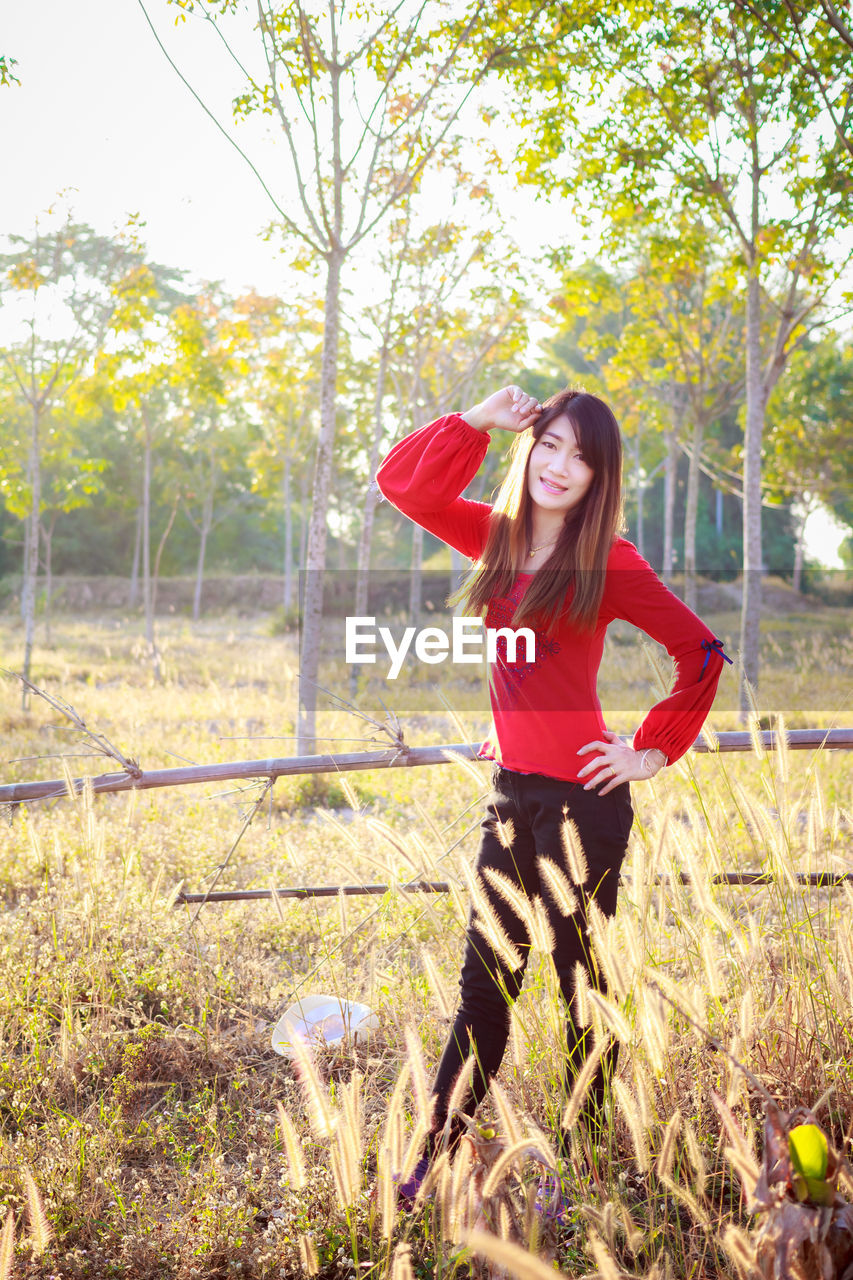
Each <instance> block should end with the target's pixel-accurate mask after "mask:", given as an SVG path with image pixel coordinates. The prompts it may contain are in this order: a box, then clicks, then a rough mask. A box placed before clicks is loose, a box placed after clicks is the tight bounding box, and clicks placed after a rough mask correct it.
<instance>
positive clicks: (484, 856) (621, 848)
mask: <svg viewBox="0 0 853 1280" xmlns="http://www.w3.org/2000/svg"><path fill="white" fill-rule="evenodd" d="M493 784H494V790H493V792H492V795H491V796H490V797H489V801H488V804H487V809H486V816H485V818H484V819H483V823H482V827H481V837H480V850H479V855H478V858H477V872H478V879H479V880H480V883H481V885H482V888H483V891H484V893H485V894H486V896H487V897H488V900H489V902H490V904H491V906H492V908H493V910H494V911H495V913H496V915H497V916H498V919H499V920H500V922H501V926H502V928H503V931H504V932H505V933H506V935H507V936H508V937H509V939H510V941H511V942H512V943H513V944H514V946H515V947H516V949H517V950H518V952H519V955H520V957H521V965H520V966H519V967H518V968H515V969H513V968H510V967H509V965H508V964H507V963H506V962H505V960H503V959H502V958H501V957H499V956H498V955H497V954H496V953H495V951H494V950H493V948H492V947H491V946H490V945H489V943H488V942H486V941H485V939H484V938H483V935H482V934H481V933H480V931H479V930H478V929H476V928H475V927H474V925H473V913H472V921H471V922H470V923H469V926H468V931H467V936H466V944H465V958H464V961H463V965H462V976H461V978H460V982H459V985H460V987H461V989H462V998H461V1002H460V1006H459V1011H458V1013H457V1015H456V1020H455V1022H454V1025H453V1030H452V1031H451V1033H450V1036H449V1038H448V1041H447V1044H446V1046H445V1049H444V1053H443V1054H442V1057H441V1061H440V1063H439V1066H438V1072H437V1074H436V1078H435V1083H434V1085H433V1095H434V1098H435V1110H434V1112H433V1124H432V1137H431V1142H430V1146H431V1147H432V1148H434V1147H435V1144H436V1141H437V1138H438V1135H439V1134H441V1132H442V1131H443V1130H444V1127H445V1124H446V1122H447V1101H448V1098H449V1096H450V1093H451V1091H452V1089H453V1085H454V1082H455V1080H456V1077H457V1076H458V1074H459V1071H460V1070H461V1068H462V1065H463V1063H464V1062H465V1061H466V1060H467V1059H468V1058H469V1057H470V1055H471V1054H473V1055H474V1057H475V1062H476V1066H475V1069H474V1076H473V1082H472V1088H471V1092H470V1095H469V1097H468V1098H467V1100H466V1101H465V1103H464V1104H463V1106H462V1108H461V1110H462V1111H464V1112H466V1113H467V1114H469V1115H471V1114H473V1112H474V1110H475V1109H476V1107H477V1105H478V1103H479V1102H480V1101H481V1100H482V1098H483V1097H484V1096H485V1094H486V1092H487V1091H488V1087H489V1081H490V1080H491V1078H492V1076H493V1075H495V1073H496V1072H497V1070H498V1067H499V1066H500V1064H501V1060H502V1058H503V1055H504V1050H505V1049H506V1044H507V1040H508V1038H509V1024H510V1007H511V1004H512V1002H513V1001H514V1000H515V999H516V997H517V996H518V994H519V991H520V990H521V983H522V979H523V977H524V970H525V967H526V964H527V956H528V952H529V949H530V940H529V938H528V935H527V930H526V928H525V926H524V924H523V922H522V921H521V919H520V918H519V916H518V915H517V914H516V913H515V911H513V909H512V908H511V907H510V906H509V905H508V903H507V902H506V901H504V899H503V898H502V897H501V896H499V894H498V893H497V892H495V890H494V889H493V888H492V887H491V886H490V885H489V883H488V881H487V880H486V879H485V878H483V876H482V872H483V870H484V869H485V868H487V867H491V868H493V869H494V870H496V871H499V872H501V873H502V874H503V875H504V876H506V877H507V878H508V879H510V880H511V881H512V882H513V883H514V884H515V885H517V886H518V887H519V888H521V889H522V890H523V891H524V893H525V894H527V895H528V897H531V898H532V897H533V896H535V895H536V894H540V895H541V897H542V901H543V903H544V906H545V908H546V911H547V913H548V919H549V922H550V925H551V928H552V930H553V933H554V938H555V947H554V951H553V953H552V954H553V959H554V964H555V967H556V970H557V977H558V979H559V983H560V989H561V991H562V995H563V999H564V1001H565V1005H566V1070H565V1073H564V1080H565V1085H566V1087H567V1088H569V1089H570V1088H571V1086H572V1083H573V1080H574V1078H575V1077H576V1076H577V1072H578V1070H579V1069H580V1067H581V1066H582V1064H583V1061H584V1058H585V1055H586V1034H587V1029H585V1028H583V1027H581V1026H580V1025H579V1024H578V1023H577V1022H576V1020H575V1017H574V1015H573V1011H572V1003H573V999H572V998H573V994H574V977H575V966H576V965H577V964H581V965H582V966H583V968H584V969H585V970H586V972H587V974H588V975H589V980H590V985H591V986H593V987H595V988H596V989H598V990H599V991H604V990H606V984H605V981H604V978H603V975H602V974H601V973H600V972H599V970H598V967H597V965H596V963H595V959H594V956H593V954H592V951H591V947H590V942H589V936H588V932H587V915H586V913H587V906H588V903H589V902H590V901H591V900H594V901H595V902H596V903H597V905H598V907H599V908H600V909H601V911H602V912H603V913H604V915H605V916H612V915H613V914H614V913H615V911H616V893H617V888H618V881H619V869H620V867H621V865H622V860H623V858H624V856H625V850H626V848H627V844H628V836H629V834H630V831H631V824H632V822H633V819H634V811H633V809H632V807H631V793H630V788H629V786H628V783H627V782H626V783H623V784H622V785H621V786H619V787H617V788H615V789H614V790H613V791H611V792H610V793H608V794H607V795H605V796H601V795H599V794H598V792H597V791H596V790H591V791H584V789H583V784H582V783H573V782H561V781H560V780H559V779H557V778H547V777H544V776H543V775H541V774H524V773H514V772H511V771H510V770H508V769H502V768H500V767H497V768H496V769H495V773H494V779H493ZM567 817H568V818H570V819H571V820H572V822H573V823H574V824H575V827H576V828H577V832H578V835H579V837H580V842H581V845H582V847H583V852H584V855H585V858H586V864H587V868H588V874H587V876H586V879H585V881H584V883H583V884H578V883H577V882H576V880H575V877H573V876H572V874H571V870H570V863H569V860H568V858H567V855H566V852H565V849H564V845H563V839H562V837H561V827H562V825H563V823H564V822H565V819H566V818H567ZM498 824H502V825H501V826H500V827H499V826H498ZM510 830H511V832H512V837H511V840H508V839H507V836H508V834H509V832H510ZM539 858H547V859H549V860H550V861H551V862H554V863H556V865H557V866H558V867H559V868H560V870H561V871H562V872H563V873H564V874H565V876H566V878H567V879H568V880H569V881H570V882H572V887H573V889H574V893H575V897H576V898H577V903H578V906H577V910H576V911H575V912H574V913H573V914H572V915H570V916H568V917H567V916H565V915H563V914H562V913H561V912H560V910H559V907H558V905H557V903H556V902H555V901H554V899H553V898H552V896H551V894H550V892H549V890H548V887H547V885H546V884H545V883H544V881H543V882H542V883H540V876H539V871H538V869H537V859H539ZM615 1053H616V1046H615V1044H613V1045H612V1046H611V1048H610V1050H609V1051H608V1052H607V1053H605V1054H604V1055H603V1056H602V1059H601V1060H600V1062H599V1065H598V1069H597V1072H596V1074H595V1076H594V1077H593V1081H592V1084H591V1087H590V1090H589V1093H588V1095H587V1102H586V1104H585V1108H584V1116H585V1119H586V1120H587V1121H590V1120H594V1119H596V1118H597V1117H600V1114H601V1105H602V1102H603V1100H604V1092H605V1082H606V1079H607V1077H608V1076H609V1074H610V1072H611V1071H612V1069H613V1067H614V1065H615ZM461 1130H462V1125H461V1122H459V1121H458V1120H457V1121H455V1122H454V1121H451V1125H450V1130H449V1132H450V1142H451V1144H453V1143H455V1142H456V1141H457V1140H458V1138H459V1136H460V1135H461Z"/></svg>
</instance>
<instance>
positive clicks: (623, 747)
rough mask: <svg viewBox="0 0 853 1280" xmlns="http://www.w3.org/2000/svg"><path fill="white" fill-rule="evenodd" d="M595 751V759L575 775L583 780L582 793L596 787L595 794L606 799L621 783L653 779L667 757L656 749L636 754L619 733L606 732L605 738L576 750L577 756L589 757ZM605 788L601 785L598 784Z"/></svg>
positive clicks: (651, 748)
mask: <svg viewBox="0 0 853 1280" xmlns="http://www.w3.org/2000/svg"><path fill="white" fill-rule="evenodd" d="M592 751H595V752H596V753H597V754H596V757H595V759H594V760H591V761H590V762H589V764H588V765H585V766H584V768H583V769H581V770H580V772H579V773H578V777H579V778H581V779H583V778H586V779H588V781H586V782H585V783H584V791H591V790H592V789H593V788H594V787H598V788H599V792H598V794H599V795H600V796H606V795H607V793H608V791H612V790H613V788H614V787H618V786H621V784H622V783H623V782H639V781H641V780H643V779H648V778H653V777H654V775H655V774H656V773H657V772H658V770H659V769H662V768H663V766H664V765H665V764H666V756H665V755H664V753H663V752H662V751H658V749H657V748H656V747H650V748H649V749H648V750H646V751H635V750H634V748H633V747H629V746H628V745H627V743H625V742H623V741H622V739H621V738H620V737H619V735H618V733H611V731H610V730H609V729H605V731H604V737H603V738H597V739H596V740H595V742H588V743H587V744H586V746H584V747H581V748H580V749H579V751H578V755H579V756H584V755H589V753H590V752H592ZM602 783H604V784H605V785H604V786H602V785H601V784H602Z"/></svg>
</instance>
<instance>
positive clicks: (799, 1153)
mask: <svg viewBox="0 0 853 1280" xmlns="http://www.w3.org/2000/svg"><path fill="white" fill-rule="evenodd" d="M788 1153H789V1155H790V1157H791V1165H792V1167H793V1176H792V1179H791V1181H792V1183H793V1187H794V1194H795V1195H796V1197H797V1199H798V1200H801V1201H802V1200H811V1202H812V1203H813V1204H832V1200H833V1197H834V1194H835V1192H834V1190H833V1188H832V1187H831V1186H830V1184H829V1183H828V1182H827V1181H826V1170H827V1167H828V1164H829V1151H828V1148H827V1144H826V1137H825V1136H824V1134H823V1132H822V1130H821V1129H819V1128H818V1126H817V1125H816V1124H798V1125H796V1126H795V1128H793V1129H791V1130H790V1132H789V1133H788Z"/></svg>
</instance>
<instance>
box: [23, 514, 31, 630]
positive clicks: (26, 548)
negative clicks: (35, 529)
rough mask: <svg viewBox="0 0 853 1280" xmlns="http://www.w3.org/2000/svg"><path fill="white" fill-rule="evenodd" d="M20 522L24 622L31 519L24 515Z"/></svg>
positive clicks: (27, 586)
mask: <svg viewBox="0 0 853 1280" xmlns="http://www.w3.org/2000/svg"><path fill="white" fill-rule="evenodd" d="M22 524H23V526H24V545H23V554H22V556H21V621H22V622H24V621H25V620H26V616H27V591H28V589H29V576H28V574H27V565H28V564H29V561H30V524H31V520H30V517H29V515H26V516H24V519H23V521H22Z"/></svg>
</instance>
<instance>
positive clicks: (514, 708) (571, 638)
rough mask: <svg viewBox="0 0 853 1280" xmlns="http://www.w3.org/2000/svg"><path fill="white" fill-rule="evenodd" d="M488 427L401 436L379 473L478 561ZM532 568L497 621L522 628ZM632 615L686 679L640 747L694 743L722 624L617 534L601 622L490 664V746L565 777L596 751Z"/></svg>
mask: <svg viewBox="0 0 853 1280" xmlns="http://www.w3.org/2000/svg"><path fill="white" fill-rule="evenodd" d="M488 447H489V436H488V434H487V433H485V432H481V431H477V430H476V429H475V428H474V427H472V426H470V424H469V423H467V422H466V421H465V419H464V418H461V417H460V416H459V415H458V414H455V413H451V414H448V415H447V416H446V417H443V418H439V419H438V420H437V421H436V422H433V423H430V424H429V426H426V427H422V428H421V429H420V430H419V431H415V432H414V433H413V434H412V435H410V436H407V437H406V438H405V439H404V440H401V441H400V442H399V444H396V445H395V446H394V448H393V449H392V450H391V452H390V453H389V454H388V456H387V457H386V458H385V460H384V462H383V463H382V465H381V467H380V468H379V471H378V473H377V477H376V479H377V482H378V484H379V488H380V489H381V490H382V493H383V494H384V495H385V497H386V498H388V500H389V501H390V502H392V503H393V504H394V506H395V507H397V508H398V509H399V510H400V511H402V512H403V513H404V515H407V516H409V517H410V518H411V519H412V520H414V521H415V523H416V524H419V525H421V526H422V527H423V528H424V529H427V530H428V531H429V532H430V533H433V534H435V535H436V536H437V537H439V538H441V539H442V541H444V542H446V543H448V544H449V545H450V546H452V547H455V548H456V549H457V550H458V551H461V552H462V554H463V555H466V556H469V557H470V558H471V559H472V560H476V559H477V558H478V557H479V555H480V553H481V552H482V550H483V547H484V545H485V541H486V536H487V533H488V524H489V515H490V512H491V507H490V506H489V505H488V504H487V503H485V502H472V501H470V500H468V499H465V498H462V497H460V496H459V495H460V494H461V493H462V492H463V490H464V489H465V487H466V485H468V484H469V483H470V481H471V480H472V479H473V477H474V475H475V474H476V472H477V470H478V469H479V467H480V464H481V462H482V461H483V458H484V457H485V454H486V450H487V449H488ZM532 576H533V575H532V574H525V573H519V574H518V576H517V578H516V580H515V583H514V585H513V588H512V590H511V592H510V593H509V595H508V596H506V597H500V598H498V597H495V598H493V599H492V600H491V601H490V602H489V607H488V610H487V612H486V619H485V622H486V627H487V628H488V627H494V628H498V627H507V626H512V622H511V619H512V615H513V612H514V609H515V606H516V605H517V603H518V601H519V600H520V599H521V597H522V595H523V594H524V591H525V590H526V588H527V586H528V583H529V580H530V579H531V577H532ZM614 618H624V619H626V620H627V621H628V622H631V623H632V624H633V625H634V626H636V627H639V628H640V629H641V630H643V631H645V632H646V633H647V634H648V635H650V636H651V637H652V638H653V639H654V640H657V641H659V642H660V643H661V644H663V645H664V646H665V647H666V650H667V652H668V653H669V654H670V656H671V657H672V658H673V659H674V661H675V668H676V672H675V683H674V684H673V687H672V692H671V693H670V694H669V696H668V697H666V698H664V699H662V701H660V702H658V703H656V704H655V706H654V707H652V709H651V710H650V711H649V713H648V715H647V716H646V718H645V719H644V720H643V723H642V724H641V725H640V727H639V729H638V730H637V732H636V733H635V734H634V742H633V745H634V747H635V748H636V749H637V750H644V749H645V748H647V747H657V748H659V750H661V751H662V752H663V753H664V755H666V756H667V758H668V760H669V763H670V764H671V763H672V762H673V761H674V760H677V759H678V758H679V757H680V756H682V755H684V753H685V751H687V750H688V748H689V747H690V746H691V745H692V743H693V742H694V741H695V738H696V735H697V733H698V732H699V729H700V728H701V726H702V723H703V721H704V719H705V717H706V716H707V714H708V711H709V710H710V707H711V704H712V702H713V701H714V695H715V694H716V691H717V683H718V681H719V677H720V671H721V669H722V666H723V657H722V656H721V654H720V652H719V650H720V648H721V647H722V646H721V644H720V642H719V641H718V640H715V638H714V635H713V632H711V631H709V629H708V627H706V626H705V624H704V623H703V622H702V621H701V619H699V618H697V616H696V614H695V613H693V612H692V611H691V610H690V609H688V608H687V606H686V605H685V604H684V603H683V602H682V601H681V600H679V599H678V597H677V596H675V595H673V594H672V592H671V591H670V590H669V589H668V588H667V587H665V586H664V584H663V583H662V582H661V580H660V579H659V578H658V576H657V574H656V573H655V572H654V570H653V569H652V568H651V566H650V565H649V564H647V562H646V561H645V560H644V559H643V558H642V556H641V555H640V553H639V552H638V551H637V549H636V547H635V546H634V545H633V544H632V543H630V542H628V541H626V539H624V538H617V539H616V540H615V541H614V543H613V547H612V549H611V551H610V556H609V559H608V562H607V569H606V581H605V586H604V594H603V597H602V601H601V608H600V611H599V614H598V620H597V623H596V625H595V628H594V629H593V630H580V629H579V628H577V627H576V626H574V625H572V624H571V623H568V622H565V621H562V622H561V623H560V624H559V625H558V627H557V629H556V631H555V632H554V633H553V634H552V635H550V636H549V635H547V634H546V633H544V632H540V631H538V630H536V629H535V628H534V630H535V635H536V652H535V659H534V660H533V661H527V660H526V659H527V658H528V657H530V655H529V654H527V653H526V652H525V645H524V643H523V642H521V643H520V644H519V647H518V650H517V654H516V660H515V661H507V656H508V655H507V653H506V645H505V642H504V641H503V639H499V640H498V642H497V654H496V658H495V661H494V662H493V663H492V664H491V667H490V672H489V691H490V698H491V706H492V727H491V729H490V731H489V735H488V737H487V738H486V741H485V742H484V743H483V745H482V747H481V749H480V755H481V756H482V757H483V758H484V759H489V760H497V761H498V762H499V763H500V764H502V765H504V766H505V768H507V769H515V770H518V771H519V772H522V773H541V774H545V775H547V776H549V777H552V778H562V779H565V780H566V781H570V782H575V781H577V780H578V771H579V770H580V769H582V768H583V767H584V765H585V764H588V763H589V760H590V756H578V755H577V751H578V748H579V747H582V746H584V745H585V744H586V743H588V742H592V741H594V740H596V739H598V738H600V737H601V735H602V732H603V731H604V729H605V728H606V726H605V723H604V718H603V715H602V711H601V704H600V702H599V700H598V692H597V688H596V681H597V677H598V669H599V666H600V665H601V655H602V650H603V648H604V636H605V632H606V631H607V628H608V626H609V625H610V623H611V622H612V621H613V620H614Z"/></svg>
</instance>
